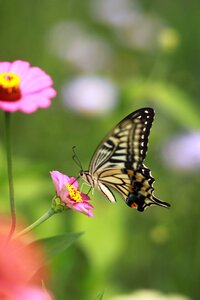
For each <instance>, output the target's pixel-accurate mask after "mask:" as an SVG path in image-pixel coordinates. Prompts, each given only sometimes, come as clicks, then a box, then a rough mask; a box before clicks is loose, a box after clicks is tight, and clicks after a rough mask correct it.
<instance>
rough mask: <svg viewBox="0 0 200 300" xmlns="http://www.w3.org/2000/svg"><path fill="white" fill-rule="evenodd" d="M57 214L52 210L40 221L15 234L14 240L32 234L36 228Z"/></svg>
mask: <svg viewBox="0 0 200 300" xmlns="http://www.w3.org/2000/svg"><path fill="white" fill-rule="evenodd" d="M55 213H56V212H55V211H54V209H53V208H50V209H49V210H48V211H47V212H46V213H44V215H42V216H41V217H40V218H39V219H38V220H36V221H35V222H34V223H33V224H31V225H30V226H28V227H26V228H25V229H24V230H22V231H20V232H18V233H17V234H15V236H14V238H18V237H21V236H22V235H25V234H26V233H28V232H30V231H31V230H33V229H34V228H36V227H38V226H39V225H40V224H42V223H43V222H45V221H46V220H47V219H49V218H50V217H51V216H53V215H54V214H55Z"/></svg>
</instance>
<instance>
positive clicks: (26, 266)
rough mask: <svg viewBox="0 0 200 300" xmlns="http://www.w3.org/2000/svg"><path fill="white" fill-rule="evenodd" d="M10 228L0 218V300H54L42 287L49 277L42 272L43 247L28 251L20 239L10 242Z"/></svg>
mask: <svg viewBox="0 0 200 300" xmlns="http://www.w3.org/2000/svg"><path fill="white" fill-rule="evenodd" d="M8 224H9V223H8V222H7V220H6V219H5V218H2V216H0V299H9V300H52V296H50V294H49V293H48V292H47V291H45V290H44V288H43V287H42V284H41V281H42V280H44V279H45V278H44V277H46V275H47V273H46V269H44V268H43V269H42V270H41V266H42V265H44V256H43V253H42V249H41V247H40V245H39V244H37V245H34V246H33V245H32V246H30V245H29V247H27V245H26V244H25V243H24V241H22V240H21V239H19V238H18V239H14V240H11V241H9V242H8V241H7V234H8V228H9V227H8ZM39 269H40V272H37V275H36V274H35V272H36V270H39ZM33 275H35V276H34V278H33Z"/></svg>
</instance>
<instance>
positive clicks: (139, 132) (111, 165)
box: [80, 107, 170, 211]
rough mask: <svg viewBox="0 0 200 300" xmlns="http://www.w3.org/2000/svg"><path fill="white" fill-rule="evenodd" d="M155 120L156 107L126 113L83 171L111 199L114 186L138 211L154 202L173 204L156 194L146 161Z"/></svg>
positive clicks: (81, 173)
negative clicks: (154, 108)
mask: <svg viewBox="0 0 200 300" xmlns="http://www.w3.org/2000/svg"><path fill="white" fill-rule="evenodd" d="M153 120H154V110H153V109H152V108H149V107H146V108H141V109H139V110H137V111H135V112H133V113H131V114H130V115H128V116H127V117H125V118H124V119H123V120H122V121H121V122H120V123H119V124H117V125H116V126H115V127H114V129H113V130H112V131H111V132H110V133H109V134H108V135H107V136H106V137H105V138H104V139H103V141H102V142H101V143H100V145H99V147H98V148H97V150H96V151H95V153H94V155H93V157H92V159H91V162H90V165H89V170H88V171H85V172H83V171H81V172H80V175H81V176H82V178H83V179H84V180H85V181H86V182H87V183H88V184H89V185H90V186H91V187H98V189H99V190H100V191H101V192H102V193H103V194H104V195H105V196H106V197H107V198H108V199H109V200H110V201H111V202H115V201H116V198H115V196H114V194H113V192H112V190H111V189H114V190H116V191H117V192H118V193H119V194H120V195H121V197H122V198H123V199H124V200H125V202H126V204H127V205H128V206H130V207H134V208H137V210H138V211H143V210H144V209H145V208H146V207H147V206H150V205H152V204H156V205H160V206H163V207H169V206H170V205H169V204H168V203H166V202H163V201H161V200H159V199H158V198H156V197H155V196H154V195H153V192H154V188H153V182H154V181H155V180H154V178H153V176H152V175H151V172H150V170H149V169H148V168H147V167H146V166H145V165H144V164H143V161H144V159H145V157H146V153H147V147H148V137H149V133H150V129H151V126H152V123H153ZM110 188H111V189H110Z"/></svg>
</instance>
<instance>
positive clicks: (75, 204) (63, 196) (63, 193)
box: [50, 171, 94, 217]
mask: <svg viewBox="0 0 200 300" xmlns="http://www.w3.org/2000/svg"><path fill="white" fill-rule="evenodd" d="M50 174H51V178H52V180H53V183H54V185H55V188H56V195H57V197H58V198H60V200H61V202H62V203H63V204H64V206H65V207H67V208H71V209H73V210H77V211H80V212H81V213H83V214H85V215H87V216H90V217H93V213H92V212H91V210H92V209H93V208H94V207H93V206H92V205H91V204H89V203H88V200H90V197H89V196H88V195H86V194H84V193H81V192H80V191H79V190H78V181H77V180H76V179H75V178H74V177H71V178H70V177H68V176H67V175H64V174H62V173H60V172H58V171H52V172H50Z"/></svg>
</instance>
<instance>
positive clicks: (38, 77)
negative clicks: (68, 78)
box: [20, 67, 53, 94]
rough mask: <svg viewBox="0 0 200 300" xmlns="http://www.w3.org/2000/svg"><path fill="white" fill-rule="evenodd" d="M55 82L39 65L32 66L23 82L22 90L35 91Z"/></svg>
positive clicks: (24, 91)
mask: <svg viewBox="0 0 200 300" xmlns="http://www.w3.org/2000/svg"><path fill="white" fill-rule="evenodd" d="M52 84H53V81H52V79H51V77H50V76H49V75H47V74H46V73H45V72H44V71H43V70H41V69H40V68H37V67H32V68H30V69H29V72H28V74H27V76H26V77H25V78H23V79H22V82H21V85H20V87H21V90H22V92H23V93H28V94H29V93H33V92H37V91H40V90H42V89H44V88H47V87H49V86H51V85H52Z"/></svg>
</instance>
